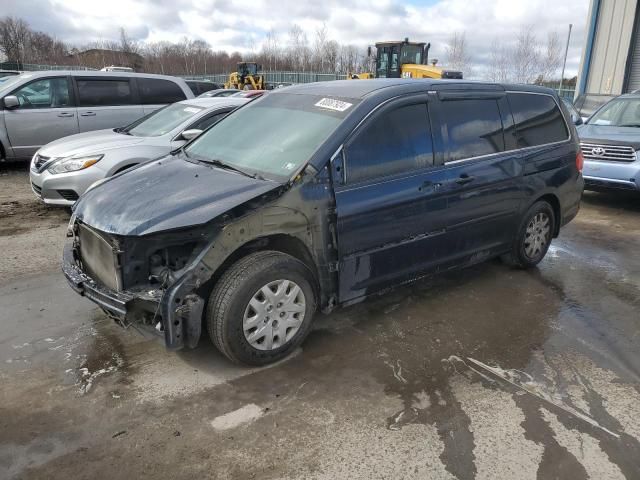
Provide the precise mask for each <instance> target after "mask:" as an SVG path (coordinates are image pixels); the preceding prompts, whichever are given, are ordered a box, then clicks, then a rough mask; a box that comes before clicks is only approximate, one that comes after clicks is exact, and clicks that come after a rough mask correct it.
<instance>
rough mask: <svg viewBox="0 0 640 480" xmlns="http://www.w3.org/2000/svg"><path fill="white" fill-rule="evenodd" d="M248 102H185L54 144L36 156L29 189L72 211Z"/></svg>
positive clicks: (217, 100) (202, 99) (240, 99)
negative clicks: (107, 182)
mask: <svg viewBox="0 0 640 480" xmlns="http://www.w3.org/2000/svg"><path fill="white" fill-rule="evenodd" d="M248 101H249V100H248V99H243V98H199V99H195V98H194V99H190V100H183V101H182V102H177V103H173V104H171V105H168V106H166V107H164V108H161V109H159V110H156V111H154V112H152V113H150V114H149V115H147V116H146V117H144V118H142V119H140V120H137V121H136V122H133V123H132V124H130V125H128V126H126V127H123V128H114V129H107V130H96V131H94V132H86V133H79V134H77V135H71V136H70V137H65V138H61V139H60V140H56V141H54V142H51V143H49V144H47V145H45V146H44V147H42V148H41V149H40V150H38V152H37V153H36V154H35V155H34V156H33V159H32V161H31V170H30V172H29V176H30V179H31V188H32V189H33V192H34V193H35V194H36V196H37V197H38V198H39V199H41V200H42V201H43V202H44V203H47V204H49V205H73V204H74V203H75V202H76V200H78V197H79V196H80V195H82V194H83V193H84V191H85V190H86V189H87V188H89V187H90V186H91V185H92V184H94V183H95V182H97V181H100V180H102V179H104V178H107V177H110V176H112V175H116V174H118V173H121V172H124V171H125V170H128V169H130V168H132V167H134V166H135V165H138V164H139V163H142V162H145V161H147V160H150V159H153V158H157V157H161V156H163V155H166V154H168V153H169V152H170V151H171V150H173V149H175V148H179V147H181V146H182V145H184V144H185V143H186V142H187V141H189V140H191V139H193V138H195V137H197V136H198V135H200V134H201V133H202V132H203V131H204V130H206V129H207V128H208V127H209V126H211V125H213V124H214V123H216V122H217V121H218V120H220V119H221V118H223V117H224V116H225V115H227V114H228V113H229V112H231V111H232V110H233V109H235V108H237V107H239V106H241V105H244V104H245V103H247V102H248Z"/></svg>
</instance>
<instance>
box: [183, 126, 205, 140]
mask: <svg viewBox="0 0 640 480" xmlns="http://www.w3.org/2000/svg"><path fill="white" fill-rule="evenodd" d="M201 133H202V130H200V129H199V128H191V129H189V130H185V131H184V132H182V134H181V135H180V136H181V137H182V138H183V139H184V140H193V139H194V138H196V137H197V136H198V135H200V134H201Z"/></svg>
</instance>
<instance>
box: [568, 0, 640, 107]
mask: <svg viewBox="0 0 640 480" xmlns="http://www.w3.org/2000/svg"><path fill="white" fill-rule="evenodd" d="M639 30H640V1H639V0H591V4H590V6H589V17H588V19H587V35H586V41H585V46H584V49H583V54H582V61H581V63H580V73H579V75H578V85H577V93H578V94H581V93H601V94H609V95H619V94H621V93H627V92H632V91H634V90H638V89H640V34H639V33H640V32H639Z"/></svg>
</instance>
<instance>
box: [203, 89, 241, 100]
mask: <svg viewBox="0 0 640 480" xmlns="http://www.w3.org/2000/svg"><path fill="white" fill-rule="evenodd" d="M238 92H242V90H238V89H237V88H220V89H218V90H209V91H208V92H204V93H202V94H200V95H198V97H200V98H211V97H230V96H231V95H233V94H235V93H238Z"/></svg>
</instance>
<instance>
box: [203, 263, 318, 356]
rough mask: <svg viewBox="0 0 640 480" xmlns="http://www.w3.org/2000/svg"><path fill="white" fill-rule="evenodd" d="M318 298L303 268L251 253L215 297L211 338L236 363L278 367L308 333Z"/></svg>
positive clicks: (209, 319) (235, 266)
mask: <svg viewBox="0 0 640 480" xmlns="http://www.w3.org/2000/svg"><path fill="white" fill-rule="evenodd" d="M315 297H316V296H315V290H314V288H313V277H312V275H311V272H310V271H309V269H308V268H307V266H306V265H305V264H304V263H302V262H300V261H299V260H297V259H296V258H294V257H292V256H290V255H287V254H285V253H281V252H276V251H262V252H255V253H252V254H249V255H247V256H246V257H244V258H242V259H240V260H239V261H237V262H236V263H235V264H233V265H232V266H231V267H230V268H229V270H227V271H226V272H225V273H224V274H223V275H222V277H221V278H220V280H219V281H218V282H217V283H216V286H215V287H214V289H213V291H212V292H211V296H210V297H209V303H208V306H207V312H206V320H207V327H208V330H209V336H210V337H211V340H212V341H213V344H214V345H215V346H216V347H217V348H218V350H220V352H222V353H223V354H224V355H225V356H226V357H228V358H229V359H230V360H232V361H234V362H236V363H244V364H247V365H266V364H268V363H272V362H275V361H277V360H280V359H282V358H284V357H285V356H287V355H288V354H289V353H291V352H292V351H293V350H294V349H295V348H296V347H297V346H298V345H300V343H302V341H303V340H304V338H305V337H306V336H307V334H308V333H309V331H310V329H311V322H312V318H313V314H314V313H315V310H316V298H315Z"/></svg>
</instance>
